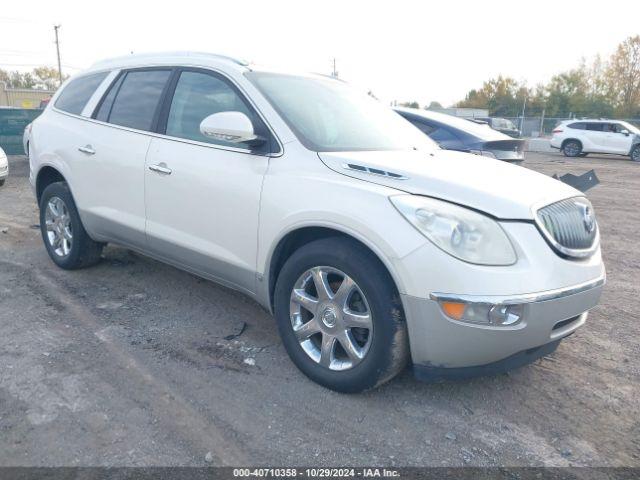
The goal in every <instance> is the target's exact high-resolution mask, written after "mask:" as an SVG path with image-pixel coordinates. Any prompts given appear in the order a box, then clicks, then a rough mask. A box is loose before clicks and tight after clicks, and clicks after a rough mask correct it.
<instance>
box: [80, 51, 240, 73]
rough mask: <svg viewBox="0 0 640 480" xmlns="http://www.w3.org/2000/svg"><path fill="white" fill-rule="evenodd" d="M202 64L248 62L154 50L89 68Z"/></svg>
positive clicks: (112, 59)
mask: <svg viewBox="0 0 640 480" xmlns="http://www.w3.org/2000/svg"><path fill="white" fill-rule="evenodd" d="M170 64H182V65H202V66H217V65H220V64H224V65H234V66H236V67H239V68H242V69H246V68H247V66H248V65H249V63H248V62H246V61H244V60H241V59H239V58H234V57H230V56H227V55H219V54H216V53H206V52H155V53H135V54H131V55H126V56H122V57H116V58H109V59H106V60H100V61H98V62H96V63H94V64H93V65H91V67H90V69H89V70H103V69H108V68H125V67H133V66H141V65H145V66H146V65H170Z"/></svg>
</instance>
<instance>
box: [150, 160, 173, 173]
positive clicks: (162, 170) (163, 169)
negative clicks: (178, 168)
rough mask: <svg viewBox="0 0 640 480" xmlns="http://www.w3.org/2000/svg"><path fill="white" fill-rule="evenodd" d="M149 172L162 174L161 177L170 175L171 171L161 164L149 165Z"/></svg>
mask: <svg viewBox="0 0 640 480" xmlns="http://www.w3.org/2000/svg"><path fill="white" fill-rule="evenodd" d="M149 170H151V171H153V172H158V173H162V174H163V175H171V169H170V168H167V166H166V164H164V163H161V164H160V165H149Z"/></svg>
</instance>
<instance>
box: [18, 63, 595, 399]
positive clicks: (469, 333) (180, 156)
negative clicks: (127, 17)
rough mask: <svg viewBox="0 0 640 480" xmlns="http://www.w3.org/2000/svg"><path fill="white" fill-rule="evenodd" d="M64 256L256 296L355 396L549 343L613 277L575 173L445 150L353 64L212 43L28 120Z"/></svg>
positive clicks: (87, 90)
mask: <svg viewBox="0 0 640 480" xmlns="http://www.w3.org/2000/svg"><path fill="white" fill-rule="evenodd" d="M26 142H27V145H26V146H27V150H28V151H29V158H30V164H31V183H32V185H33V187H34V191H35V195H36V197H37V201H38V204H39V206H40V223H41V230H42V236H43V239H44V244H45V246H46V248H47V251H48V252H49V255H50V257H51V259H52V260H53V261H54V262H55V263H56V264H57V265H59V266H60V267H62V268H66V269H75V268H80V267H85V266H88V265H91V264H94V263H96V262H97V261H99V259H100V255H101V251H102V248H103V246H104V245H105V243H107V242H113V243H117V244H120V245H123V246H125V247H127V248H130V249H133V250H137V251H139V252H142V253H144V254H146V255H149V256H152V257H155V258H157V259H159V260H161V261H163V262H167V263H170V264H172V265H175V266H177V267H179V268H182V269H185V270H188V271H190V272H192V273H194V274H196V275H200V276H202V277H205V278H208V279H211V280H214V281H216V282H219V283H222V284H224V285H227V286H229V287H231V288H234V289H238V290H240V291H242V292H245V293H246V294H247V295H249V296H251V297H252V298H254V299H255V300H257V301H258V302H259V303H260V304H262V305H263V306H264V307H265V308H267V309H268V310H269V311H271V312H273V313H274V315H275V318H276V320H277V324H278V328H279V330H280V334H281V337H282V341H283V343H284V345H285V347H286V349H287V352H288V353H289V355H290V357H291V359H292V360H293V362H294V363H295V364H296V365H297V366H298V367H299V368H300V370H302V371H303V372H304V373H305V374H306V375H308V376H309V377H310V378H312V379H313V380H315V381H316V382H318V383H320V384H322V385H325V386H327V387H329V388H332V389H335V390H339V391H344V392H356V391H361V390H364V389H367V388H372V387H374V386H376V385H379V384H380V383H382V382H384V381H386V380H388V379H390V378H392V377H393V376H394V375H395V374H397V373H398V372H399V371H400V370H401V369H403V368H404V367H405V365H406V364H407V363H408V362H409V359H410V361H411V363H412V364H413V365H414V370H415V373H416V374H417V376H418V377H419V378H424V379H439V378H442V377H447V376H458V377H459V376H468V375H476V374H479V373H489V372H495V371H499V370H501V369H505V368H511V367H514V366H519V365H522V364H524V363H527V362H529V361H531V360H533V359H535V358H538V357H540V356H541V355H546V354H548V353H549V352H551V351H553V350H554V349H555V348H556V346H557V345H558V343H559V341H560V340H561V339H562V338H564V337H566V336H568V335H570V334H571V333H573V332H574V331H575V330H576V329H577V328H578V327H580V326H581V325H582V324H584V322H585V319H586V316H587V311H588V310H589V309H590V308H592V307H594V306H595V305H596V304H597V302H598V299H599V297H600V293H601V290H602V285H603V284H604V280H605V271H604V266H603V263H602V260H601V257H600V248H599V233H598V227H597V224H596V221H595V217H594V213H593V209H592V207H591V205H590V203H589V201H588V200H587V199H586V198H585V197H584V196H583V195H582V194H581V193H580V192H578V191H577V190H574V189H573V188H571V187H569V186H567V185H565V184H563V183H561V182H558V181H556V180H553V179H552V178H549V177H547V176H544V175H541V174H538V173H535V172H532V171H530V170H527V169H524V168H521V167H516V166H513V165H507V164H505V163H503V162H500V161H496V160H492V159H488V158H481V159H480V158H479V157H477V156H473V155H469V154H464V153H460V152H452V151H445V150H441V149H440V148H439V147H438V146H437V145H435V144H434V143H433V142H432V141H431V140H429V139H428V138H427V137H426V136H425V135H423V134H422V133H421V132H420V131H419V130H417V129H416V128H415V127H413V126H412V125H411V124H409V123H408V122H407V121H406V120H404V119H402V118H401V117H400V116H399V115H397V114H396V113H394V112H393V111H392V110H391V109H389V108H387V107H385V106H383V105H382V104H380V103H379V102H378V101H376V100H374V99H372V98H371V97H369V96H368V95H366V94H363V93H360V92H358V91H355V90H352V89H351V88H350V87H349V86H347V85H346V84H345V83H344V82H341V81H339V80H336V79H331V78H326V77H323V76H317V75H301V74H287V73H282V72H277V71H273V70H268V69H261V68H257V67H254V66H249V65H247V64H245V63H242V62H240V61H236V60H233V59H229V58H226V57H221V56H216V55H207V54H164V55H142V56H140V55H138V56H129V57H126V58H122V59H115V60H110V61H105V62H102V63H98V64H96V65H95V66H93V67H92V68H91V69H89V70H88V71H86V72H83V73H82V74H80V75H78V76H76V77H74V78H72V79H71V80H69V81H68V82H67V83H66V84H65V85H64V86H63V87H62V88H61V89H60V91H59V92H58V93H57V94H56V96H55V97H54V98H53V100H52V101H51V102H50V104H49V106H48V107H47V108H46V110H45V111H44V113H43V114H42V115H41V116H40V117H39V118H38V119H37V120H35V121H34V122H33V124H32V126H31V130H30V131H29V133H28V135H27V138H26Z"/></svg>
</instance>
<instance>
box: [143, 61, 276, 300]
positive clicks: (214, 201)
mask: <svg viewBox="0 0 640 480" xmlns="http://www.w3.org/2000/svg"><path fill="white" fill-rule="evenodd" d="M171 89H172V90H173V91H172V92H171ZM224 111H240V112H242V113H245V114H246V115H247V116H249V118H251V119H252V121H253V122H254V129H255V130H256V131H259V129H260V128H261V127H258V126H256V125H255V123H256V122H257V121H258V118H259V117H257V114H256V113H255V111H253V110H252V108H251V107H250V106H249V104H248V103H247V102H246V101H245V100H244V99H243V97H242V96H241V94H240V93H239V92H238V90H237V89H235V88H234V87H233V86H232V85H231V84H230V83H229V81H228V80H227V79H225V78H223V77H222V76H219V75H217V74H214V73H212V72H207V71H198V70H190V69H185V70H183V71H181V72H180V73H179V74H178V76H176V77H175V79H174V81H173V86H172V87H171V88H170V94H169V97H168V100H167V103H166V106H165V112H164V113H163V118H162V119H161V126H160V128H159V131H160V133H164V134H165V135H166V136H165V137H156V138H154V139H153V140H152V141H151V145H150V148H149V153H148V154H147V159H146V169H145V200H146V209H147V213H146V218H147V221H146V232H147V240H148V245H149V248H150V249H151V251H152V252H153V253H154V254H155V255H157V256H159V257H161V258H163V259H165V260H166V261H168V262H170V263H174V264H177V265H179V266H181V267H184V268H187V269H189V270H191V271H194V272H195V273H198V274H200V275H204V276H207V277H211V278H214V279H215V280H217V281H220V282H221V283H225V284H228V285H230V286H232V287H235V288H240V289H242V290H245V291H249V292H254V291H255V281H256V279H255V271H256V258H257V232H258V215H259V211H260V194H261V190H262V181H263V178H264V175H265V173H266V171H267V167H268V165H269V156H268V152H266V151H264V150H263V151H260V152H253V151H251V150H250V149H249V147H248V146H242V145H238V144H232V143H228V142H224V141H221V140H217V139H216V140H214V139H212V138H209V137H205V136H204V135H202V134H201V133H200V122H201V121H202V120H203V119H204V118H206V117H207V116H209V115H211V114H214V113H218V112H224ZM239 146H240V147H241V148H238V147H239Z"/></svg>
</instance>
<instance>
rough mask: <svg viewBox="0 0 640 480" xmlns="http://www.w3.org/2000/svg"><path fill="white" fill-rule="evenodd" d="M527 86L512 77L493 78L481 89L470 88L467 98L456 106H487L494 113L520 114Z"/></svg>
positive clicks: (506, 115)
mask: <svg viewBox="0 0 640 480" xmlns="http://www.w3.org/2000/svg"><path fill="white" fill-rule="evenodd" d="M525 94H526V88H525V87H524V86H523V85H519V84H518V82H517V81H516V80H515V79H513V78H511V77H503V76H502V75H500V76H498V77H497V78H492V79H490V80H488V81H486V82H484V83H483V84H482V88H480V89H479V90H475V89H474V90H470V91H469V93H467V95H466V96H465V99H464V100H462V101H461V102H458V103H457V104H456V106H458V107H466V108H487V109H489V112H490V113H491V114H492V115H496V116H501V117H510V116H516V115H518V106H519V105H520V108H522V100H523V99H524V95H525Z"/></svg>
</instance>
